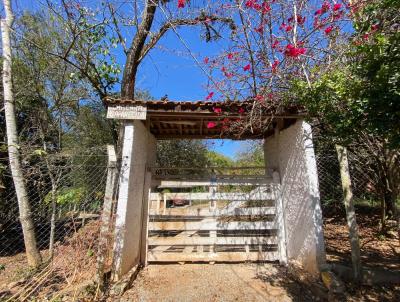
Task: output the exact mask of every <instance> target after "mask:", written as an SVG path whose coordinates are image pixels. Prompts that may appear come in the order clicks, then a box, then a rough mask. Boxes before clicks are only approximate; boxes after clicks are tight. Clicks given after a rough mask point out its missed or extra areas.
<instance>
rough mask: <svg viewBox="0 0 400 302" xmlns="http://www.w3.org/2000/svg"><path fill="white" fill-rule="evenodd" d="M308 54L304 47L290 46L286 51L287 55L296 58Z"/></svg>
mask: <svg viewBox="0 0 400 302" xmlns="http://www.w3.org/2000/svg"><path fill="white" fill-rule="evenodd" d="M305 53H306V49H305V48H302V47H295V46H293V45H292V44H288V45H287V46H286V49H285V54H286V55H287V56H288V57H292V58H296V57H298V56H300V55H304V54H305Z"/></svg>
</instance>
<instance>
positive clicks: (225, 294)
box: [119, 264, 314, 302]
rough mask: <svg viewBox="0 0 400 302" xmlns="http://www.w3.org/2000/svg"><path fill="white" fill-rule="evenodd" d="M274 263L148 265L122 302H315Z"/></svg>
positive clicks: (121, 299)
mask: <svg viewBox="0 0 400 302" xmlns="http://www.w3.org/2000/svg"><path fill="white" fill-rule="evenodd" d="M284 278H285V277H284V274H282V271H281V269H279V268H278V267H277V266H275V265H273V264H259V265H256V264H214V265H211V264H184V265H180V264H172V265H149V266H148V267H147V268H145V269H144V270H143V271H142V272H141V273H140V274H139V276H138V277H137V279H136V280H135V281H134V283H133V285H132V288H131V289H130V290H128V291H127V292H126V293H125V294H124V295H123V297H122V298H120V300H119V301H121V302H122V301H141V302H142V301H143V302H153V301H154V302H155V301H157V302H164V301H171V302H172V301H173V302H184V301H185V302H186V301H190V302H200V301H201V302H204V301H207V302H209V301H210V302H211V301H246V302H251V301H277V302H280V301H313V300H314V299H313V297H312V296H310V295H309V293H308V292H307V291H306V290H304V289H302V288H301V286H300V285H299V284H298V283H296V282H293V283H291V282H290V281H289V280H288V282H286V283H285V286H282V283H281V281H282V279H284Z"/></svg>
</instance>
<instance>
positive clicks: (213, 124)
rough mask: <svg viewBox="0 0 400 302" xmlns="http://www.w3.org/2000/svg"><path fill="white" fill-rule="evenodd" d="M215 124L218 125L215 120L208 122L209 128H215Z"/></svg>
mask: <svg viewBox="0 0 400 302" xmlns="http://www.w3.org/2000/svg"><path fill="white" fill-rule="evenodd" d="M215 126H217V124H216V123H214V122H208V123H207V128H208V129H211V128H214V127H215Z"/></svg>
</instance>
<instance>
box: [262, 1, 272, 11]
mask: <svg viewBox="0 0 400 302" xmlns="http://www.w3.org/2000/svg"><path fill="white" fill-rule="evenodd" d="M269 11H271V6H269V4H268V3H267V2H264V3H263V4H262V12H263V13H268V12H269Z"/></svg>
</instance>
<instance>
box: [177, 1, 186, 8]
mask: <svg viewBox="0 0 400 302" xmlns="http://www.w3.org/2000/svg"><path fill="white" fill-rule="evenodd" d="M185 1H186V0H178V8H184V7H185V4H186V3H185Z"/></svg>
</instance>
